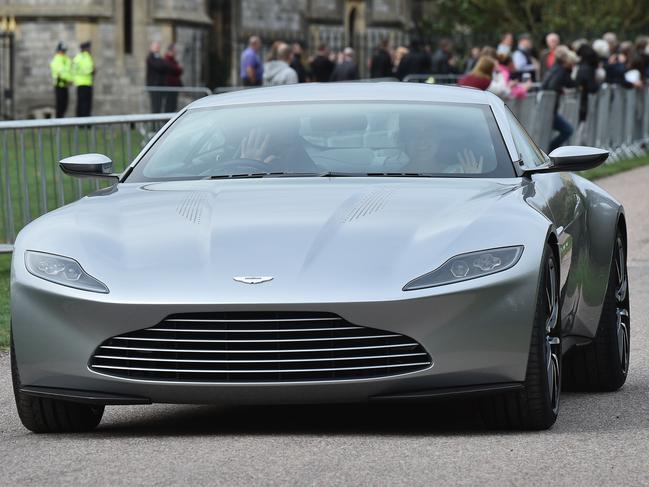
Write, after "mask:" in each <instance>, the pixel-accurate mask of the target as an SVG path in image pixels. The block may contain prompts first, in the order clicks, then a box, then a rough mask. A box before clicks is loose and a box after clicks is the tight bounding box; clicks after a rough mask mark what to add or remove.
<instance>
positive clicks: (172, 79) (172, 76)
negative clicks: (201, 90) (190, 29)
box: [165, 54, 183, 86]
mask: <svg viewBox="0 0 649 487" xmlns="http://www.w3.org/2000/svg"><path fill="white" fill-rule="evenodd" d="M165 63H166V64H167V70H166V73H167V75H166V76H165V81H166V83H165V84H166V86H182V85H183V82H182V81H181V80H180V75H182V74H183V68H182V66H180V64H178V61H176V58H174V57H173V56H172V55H171V54H165Z"/></svg>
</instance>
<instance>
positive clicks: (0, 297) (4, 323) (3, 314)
mask: <svg viewBox="0 0 649 487" xmlns="http://www.w3.org/2000/svg"><path fill="white" fill-rule="evenodd" d="M647 164H649V156H644V157H639V158H637V159H629V160H626V161H620V162H617V163H615V164H608V165H604V166H600V167H598V168H596V169H593V170H591V171H585V172H583V173H582V176H584V177H586V178H588V179H599V178H602V177H605V176H611V175H612V174H616V173H618V172H622V171H628V170H630V169H634V168H636V167H640V166H644V165H647ZM0 236H1V235H0ZM10 262H11V254H0V349H3V348H7V347H9V264H10Z"/></svg>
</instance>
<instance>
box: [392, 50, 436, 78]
mask: <svg viewBox="0 0 649 487" xmlns="http://www.w3.org/2000/svg"><path fill="white" fill-rule="evenodd" d="M430 73H432V62H431V60H430V56H429V55H428V54H426V53H425V52H423V51H411V52H409V53H408V54H406V55H405V56H404V57H403V58H402V59H401V62H400V63H399V67H398V68H397V78H399V79H400V80H403V78H405V77H406V76H408V75H409V74H430Z"/></svg>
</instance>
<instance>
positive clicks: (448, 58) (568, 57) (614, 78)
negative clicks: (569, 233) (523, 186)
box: [50, 32, 649, 149]
mask: <svg viewBox="0 0 649 487" xmlns="http://www.w3.org/2000/svg"><path fill="white" fill-rule="evenodd" d="M79 48H80V49H79V53H78V54H77V55H76V56H75V57H74V59H72V58H70V57H69V56H68V54H67V51H68V47H67V46H66V45H65V44H64V43H63V42H60V43H59V44H58V46H57V48H56V54H55V55H54V57H53V59H52V61H51V63H50V68H51V73H52V80H53V84H54V91H55V102H56V103H55V104H56V116H57V117H63V116H65V113H66V110H67V105H68V98H69V95H68V92H69V87H70V86H75V87H76V90H77V106H76V115H77V116H89V115H90V114H91V111H92V87H93V80H94V75H95V66H94V61H93V58H92V55H91V53H90V50H91V45H90V42H84V43H82V44H81V45H80V46H79ZM367 63H368V65H367V72H368V73H369V76H370V77H371V78H392V79H395V78H396V79H399V80H405V79H408V78H409V77H410V78H412V77H413V76H416V77H419V78H423V79H425V80H427V81H430V82H439V81H443V82H449V81H450V82H453V83H457V84H458V85H461V86H469V87H473V88H477V89H481V90H489V91H491V92H493V93H495V94H496V95H498V96H500V97H502V98H504V99H516V98H524V97H525V96H526V95H527V93H528V91H530V90H532V89H544V90H552V91H555V92H556V93H557V95H558V96H557V103H556V105H555V115H554V123H553V126H554V129H555V130H556V131H557V135H556V137H555V138H554V139H553V140H552V141H551V144H550V149H553V148H555V147H558V146H560V145H562V144H563V143H564V142H565V141H566V140H567V139H568V138H569V137H570V136H571V135H572V133H573V131H574V127H572V126H571V125H570V123H569V122H568V121H567V120H566V119H565V118H564V117H562V116H561V114H560V113H559V111H558V106H559V99H560V97H561V96H562V94H563V93H564V91H565V90H566V89H568V88H573V89H575V90H577V91H578V93H579V96H580V109H579V121H580V122H583V121H584V120H585V119H586V117H587V115H588V113H587V112H588V103H587V101H588V96H589V95H591V94H593V93H596V92H597V91H598V90H599V87H600V86H601V84H602V83H608V84H613V85H621V86H623V87H625V88H629V89H633V88H638V89H639V88H642V87H644V86H646V85H647V80H648V79H649V36H640V37H638V38H637V39H636V40H635V42H632V41H622V42H620V41H619V40H618V37H617V35H616V34H615V33H612V32H608V33H606V34H604V35H603V36H602V37H601V38H598V39H595V40H590V41H589V40H587V39H577V40H575V41H574V42H572V43H571V44H570V45H568V44H562V43H561V38H560V36H559V35H558V34H557V33H554V32H552V33H549V34H547V35H546V36H545V45H544V46H543V48H542V49H537V48H536V46H535V45H534V38H533V37H532V36H531V35H529V34H520V35H518V36H516V37H515V36H514V35H513V34H512V33H511V32H505V33H503V34H502V35H501V37H500V40H499V42H498V43H497V45H496V47H493V46H490V45H486V46H474V47H472V48H471V49H469V51H468V52H467V53H466V56H461V55H459V53H458V52H457V51H456V49H455V46H454V44H453V42H452V41H451V40H449V39H441V40H440V41H439V42H438V43H437V46H435V48H433V47H431V45H429V44H425V43H423V42H421V41H420V40H419V39H417V38H412V39H411V40H410V43H409V45H408V46H407V47H406V46H391V45H390V42H389V40H388V39H387V38H386V39H383V40H381V41H380V42H379V44H378V45H377V46H376V47H375V48H374V49H373V51H372V54H371V56H370V58H369V59H368V62H367ZM182 72H183V68H182V66H181V65H180V64H179V62H178V60H177V57H176V46H175V45H173V44H172V45H170V46H168V48H167V50H166V52H165V54H164V55H162V53H161V45H160V43H159V42H152V43H151V45H150V49H149V55H148V57H147V59H146V85H147V87H148V91H149V96H150V102H151V111H152V112H153V113H160V112H163V111H164V112H174V111H176V110H177V104H178V90H177V89H178V88H179V87H182V85H183V84H182V81H181V76H182ZM239 74H240V77H241V82H242V84H243V85H244V86H274V85H284V84H293V83H304V82H312V81H313V82H333V81H351V80H356V79H358V78H359V66H358V63H357V59H356V53H355V52H354V49H352V48H351V47H345V48H344V49H342V50H341V51H339V52H332V51H330V50H329V49H328V47H327V46H326V45H325V44H321V45H319V46H317V48H316V50H315V52H314V54H313V55H312V56H310V57H309V58H308V59H307V58H305V57H304V50H303V46H302V44H301V43H299V42H293V43H288V42H284V41H275V42H274V43H273V44H272V45H271V46H270V49H268V52H267V55H266V57H265V59H262V42H261V39H260V38H259V37H258V36H252V37H250V39H249V41H248V46H247V48H246V49H245V50H244V51H243V52H242V54H241V59H240V72H239ZM427 78H428V79H427Z"/></svg>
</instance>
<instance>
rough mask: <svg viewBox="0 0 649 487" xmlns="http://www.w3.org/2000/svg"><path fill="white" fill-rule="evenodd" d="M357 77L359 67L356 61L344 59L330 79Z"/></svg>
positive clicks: (348, 79)
mask: <svg viewBox="0 0 649 487" xmlns="http://www.w3.org/2000/svg"><path fill="white" fill-rule="evenodd" d="M355 79H358V67H357V66H356V63H354V62H352V61H343V62H342V63H340V64H337V65H336V67H335V68H334V72H333V73H331V79H330V81H350V80H355Z"/></svg>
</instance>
